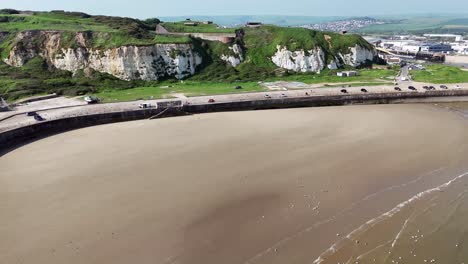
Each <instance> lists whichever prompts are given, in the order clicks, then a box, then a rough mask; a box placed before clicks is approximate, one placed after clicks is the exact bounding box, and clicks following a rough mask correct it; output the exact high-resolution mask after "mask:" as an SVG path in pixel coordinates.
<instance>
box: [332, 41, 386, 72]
mask: <svg viewBox="0 0 468 264" xmlns="http://www.w3.org/2000/svg"><path fill="white" fill-rule="evenodd" d="M349 50H350V52H349V53H345V54H342V53H338V55H337V57H339V59H341V61H342V63H343V64H344V65H349V66H352V67H358V66H360V65H362V64H364V63H366V62H368V61H373V60H374V59H375V57H376V56H377V53H376V51H375V50H369V49H367V48H364V47H361V46H358V45H356V46H355V47H351V48H350V49H349Z"/></svg>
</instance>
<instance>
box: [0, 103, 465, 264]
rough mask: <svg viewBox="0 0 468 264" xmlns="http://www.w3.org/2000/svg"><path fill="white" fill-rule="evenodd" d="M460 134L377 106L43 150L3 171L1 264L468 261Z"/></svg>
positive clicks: (166, 126) (233, 116)
mask: <svg viewBox="0 0 468 264" xmlns="http://www.w3.org/2000/svg"><path fill="white" fill-rule="evenodd" d="M467 128H468V123H467V121H466V120H464V119H463V117H462V116H460V115H457V114H456V113H453V112H451V111H447V110H444V109H442V108H436V107H431V106H427V105H382V106H349V107H327V108H304V109H287V110H268V111H255V112H235V113H214V114H204V115H196V116H188V117H178V118H171V119H162V120H152V121H149V120H146V121H136V122H128V123H119V124H112V125H105V126H97V127H92V128H86V129H80V130H75V131H71V132H67V133H64V134H60V135H56V136H53V137H49V138H46V139H43V140H40V141H37V142H34V143H32V144H29V145H26V146H24V147H22V148H19V149H16V150H14V151H12V152H10V153H8V154H6V155H5V156H2V157H0V168H1V172H0V237H1V238H2V239H0V263H35V264H37V263H48V264H51V263H204V264H206V263H312V262H314V260H316V259H318V260H322V259H323V263H337V262H340V261H343V262H346V261H349V260H354V261H356V260H357V259H358V258H359V260H357V261H360V262H359V263H372V262H374V259H376V261H377V263H395V261H399V263H410V262H403V261H402V260H401V259H399V257H402V259H403V258H405V259H406V258H409V255H410V254H412V255H414V254H416V255H417V257H414V256H413V258H417V260H418V262H417V263H419V262H420V261H423V260H424V259H426V258H427V259H428V260H429V262H430V261H431V260H432V259H434V261H438V262H436V263H456V262H451V261H452V260H456V261H459V260H465V261H466V257H467V256H466V252H467V250H464V251H463V249H466V247H467V246H468V244H467V243H468V241H466V239H467V238H468V237H467V235H466V234H467V232H466V231H467V230H468V224H467V223H468V221H466V220H468V219H467V218H468V214H467V211H468V200H467V198H466V195H465V193H466V192H467V190H468V187H467V184H468V176H467V177H465V176H464V175H465V174H464V173H466V172H467V171H468V156H467V154H468V133H466V131H467ZM461 175H463V176H461ZM457 176H459V177H458V178H457ZM446 183H450V184H448V185H447V184H446ZM435 188H439V189H435ZM418 194H422V195H419V196H416V197H417V198H414V197H415V195H418ZM398 205H402V206H398ZM395 208H397V209H395ZM389 212H390V213H389ZM387 216H388V217H387ZM427 219H432V220H431V221H427ZM370 220H371V221H370ZM369 221H370V222H369ZM366 222H368V224H365V223H366ZM418 230H419V232H418ZM434 230H435V231H434ZM421 234H424V235H425V236H424V239H421V237H420V235H421ZM348 235H349V238H347V236H348ZM415 235H417V236H418V237H417V238H415ZM414 240H418V241H419V242H414ZM395 241H396V242H395ZM421 241H423V242H424V243H420V242H421ZM414 243H419V244H416V245H414V246H411V247H410V246H408V245H413V244H414ZM332 245H335V247H333V250H328V251H327V249H329V248H330V247H331V246H332ZM392 245H393V247H392ZM452 245H453V247H452ZM410 248H411V249H410ZM410 251H413V252H410ZM416 251H417V252H416ZM368 252H370V253H368ZM388 252H391V253H388ZM414 252H416V253H414ZM464 252H465V253H464ZM367 253H368V254H367ZM413 253H414V254H413ZM429 253H430V255H429ZM363 254H364V256H361V255H363ZM453 254H457V256H458V257H457V258H456V259H455V258H451V259H450V257H451V256H452V255H453ZM319 256H321V258H319ZM392 260H394V262H392ZM444 260H447V261H448V262H447V261H445V262H444ZM366 261H367V262H366ZM317 262H319V261H317ZM353 263H354V262H353ZM411 263H413V262H411ZM433 263H434V262H433Z"/></svg>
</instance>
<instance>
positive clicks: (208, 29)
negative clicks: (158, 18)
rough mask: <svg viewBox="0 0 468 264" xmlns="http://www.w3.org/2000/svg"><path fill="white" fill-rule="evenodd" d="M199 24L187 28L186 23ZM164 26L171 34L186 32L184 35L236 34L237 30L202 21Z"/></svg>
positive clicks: (181, 22)
mask: <svg viewBox="0 0 468 264" xmlns="http://www.w3.org/2000/svg"><path fill="white" fill-rule="evenodd" d="M186 22H189V23H190V22H192V23H198V24H197V26H186V25H185V24H184V23H186ZM162 26H163V27H164V28H166V29H167V30H168V31H169V32H179V33H180V32H184V33H235V32H236V29H235V28H222V27H219V26H218V25H216V24H203V22H202V21H180V22H166V23H162Z"/></svg>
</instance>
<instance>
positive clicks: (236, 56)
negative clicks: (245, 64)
mask: <svg viewBox="0 0 468 264" xmlns="http://www.w3.org/2000/svg"><path fill="white" fill-rule="evenodd" d="M229 49H230V50H231V51H232V54H231V55H226V54H221V60H223V61H225V62H227V63H229V64H230V65H231V66H232V67H237V65H239V64H241V63H242V61H243V60H244V55H243V50H242V47H241V46H240V45H238V44H234V45H232V47H229Z"/></svg>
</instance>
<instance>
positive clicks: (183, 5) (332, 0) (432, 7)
mask: <svg viewBox="0 0 468 264" xmlns="http://www.w3.org/2000/svg"><path fill="white" fill-rule="evenodd" d="M440 3H443V4H440ZM0 8H14V9H19V10H33V11H48V10H67V11H82V12H86V13H89V14H93V15H98V14H100V15H114V16H127V17H135V18H149V17H158V16H159V17H162V16H185V15H192V16H200V15H284V16H286V15H298V16H364V15H368V16H375V15H395V14H417V13H458V14H460V13H462V12H463V13H468V0H445V1H440V0H391V1H386V0H381V1H378V0H0Z"/></svg>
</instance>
